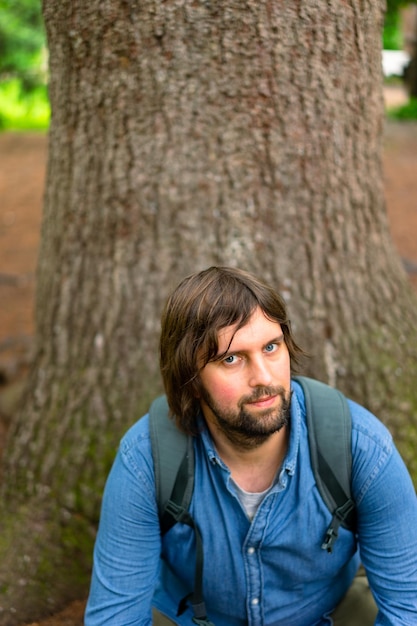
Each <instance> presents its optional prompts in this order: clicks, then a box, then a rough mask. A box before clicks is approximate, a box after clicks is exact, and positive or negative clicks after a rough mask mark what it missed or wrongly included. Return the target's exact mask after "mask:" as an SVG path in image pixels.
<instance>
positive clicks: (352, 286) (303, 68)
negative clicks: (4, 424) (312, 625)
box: [0, 0, 417, 626]
mask: <svg viewBox="0 0 417 626" xmlns="http://www.w3.org/2000/svg"><path fill="white" fill-rule="evenodd" d="M43 4H44V16H45V22H46V28H47V33H48V40H49V49H50V68H51V85H50V96H51V104H52V124H51V130H50V145H49V164H48V178H47V185H46V195H45V208H44V220H43V229H42V244H41V250H40V258H39V272H38V287H37V312H36V316H37V352H36V356H35V359H34V365H33V369H32V373H31V376H30V381H29V385H28V389H27V393H26V395H25V398H24V401H23V404H22V408H21V411H20V413H19V416H18V418H17V420H16V422H15V423H14V426H13V428H12V431H11V435H10V440H9V445H8V449H7V454H6V458H5V469H4V476H5V478H6V480H5V484H4V489H3V492H4V500H5V511H6V512H5V514H4V516H3V519H4V521H3V522H2V524H3V527H4V529H3V530H4V532H3V533H2V536H3V537H6V539H2V540H0V588H2V589H3V590H4V591H3V592H2V593H3V596H4V598H3V597H2V598H1V602H0V604H1V606H2V607H3V612H2V613H0V624H2V625H3V626H4V625H6V624H7V625H13V624H17V623H19V622H21V621H22V620H23V619H34V618H36V617H37V616H38V615H39V614H41V613H42V612H45V611H46V610H47V609H48V608H50V609H51V610H52V609H54V608H56V607H58V606H59V605H60V604H62V603H63V602H65V601H66V600H67V599H69V598H70V597H76V596H77V595H80V594H81V593H85V591H86V580H88V575H89V569H88V568H89V563H90V558H91V553H90V550H91V544H92V540H93V536H94V528H95V525H96V523H97V519H98V513H99V504H100V494H101V490H102V487H103V482H104V479H105V477H106V474H107V472H108V469H109V466H110V464H111V462H112V459H113V456H114V454H115V450H116V446H117V442H118V440H119V438H120V435H121V433H122V432H123V431H124V430H125V429H126V428H127V427H128V426H129V425H130V424H132V422H133V421H134V420H135V419H136V418H137V417H139V416H140V415H141V414H142V413H143V412H145V411H146V408H147V406H148V405H149V402H150V399H151V398H152V397H153V396H154V395H155V394H156V393H158V392H159V391H160V389H161V384H160V378H159V372H158V355H157V338H158V332H159V316H160V311H161V307H162V305H163V302H164V300H165V298H166V296H167V295H168V292H169V291H170V289H171V288H172V287H173V286H174V285H175V284H176V283H177V281H179V280H180V279H181V278H182V277H183V276H184V275H186V274H187V273H190V272H192V271H194V270H196V269H200V268H204V267H207V266H209V265H211V264H229V265H233V266H239V267H242V268H244V269H248V270H251V271H253V272H255V273H256V274H258V275H260V276H261V277H263V278H264V279H265V280H267V281H270V282H272V283H273V284H274V285H275V286H276V287H277V288H278V289H279V290H281V291H282V292H283V294H284V296H285V297H286V299H287V301H288V303H289V307H290V311H291V317H292V319H293V326H294V328H295V332H296V336H297V337H298V339H299V341H300V343H301V344H302V345H303V346H304V347H305V348H306V349H307V350H308V351H309V352H310V354H311V358H310V359H309V360H308V361H307V362H306V365H305V370H304V373H307V374H313V375H314V376H316V377H318V378H320V379H322V380H324V381H328V382H330V383H332V384H336V385H338V386H339V387H340V388H341V389H343V390H344V391H345V392H347V393H348V394H349V395H350V396H351V397H353V398H355V399H357V400H359V401H361V402H362V403H364V404H365V405H367V406H368V407H369V408H370V409H371V410H373V411H375V412H376V413H377V414H378V415H379V416H380V417H382V418H383V419H384V420H385V421H386V422H387V423H388V425H389V426H390V427H391V428H392V431H393V432H394V433H395V435H396V438H397V441H398V443H399V445H400V447H401V449H402V452H403V454H404V455H405V457H406V459H407V461H408V462H409V465H410V469H411V470H412V471H413V472H414V475H416V474H417V468H416V465H415V463H416V461H415V458H414V459H413V455H412V452H413V451H414V450H415V449H416V445H417V418H416V413H417V392H416V387H415V377H416V370H417V360H416V356H417V354H416V351H417V350H416V346H417V331H416V328H417V313H416V304H417V302H416V299H415V296H414V294H413V293H412V292H411V289H410V287H409V285H408V283H407V278H406V275H405V273H404V271H403V269H402V266H401V263H400V261H399V258H398V256H397V253H396V252H395V251H394V249H393V246H392V243H391V240H390V236H389V230H388V224H387V216H386V211H385V206H384V197H383V182H382V166H381V140H382V131H383V99H382V70H381V51H380V41H381V28H382V21H383V3H382V2H379V1H377V0H373V1H370V2H357V1H356V0H350V1H347V2H343V3H342V2H336V1H330V2H329V1H325V0H316V2H314V3H312V2H307V1H306V0H298V1H294V0H282V1H280V2H271V1H270V0H246V2H244V3H241V2H233V1H231V0H229V1H225V2H222V3H217V2H190V1H188V0H171V1H170V2H162V1H161V0H159V1H156V0H143V1H142V2H138V1H137V0H130V1H129V2H126V1H124V0H91V1H90V2H88V3H85V2H80V1H79V0H44V3H43ZM16 520H18V522H19V523H17V522H16ZM32 529H33V532H32V533H30V532H29V530H32ZM22 537H24V539H22ZM22 546H24V548H22ZM16 557H17V558H16ZM13 609H14V610H13Z"/></svg>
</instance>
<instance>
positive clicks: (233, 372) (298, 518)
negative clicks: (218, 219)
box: [85, 267, 417, 626]
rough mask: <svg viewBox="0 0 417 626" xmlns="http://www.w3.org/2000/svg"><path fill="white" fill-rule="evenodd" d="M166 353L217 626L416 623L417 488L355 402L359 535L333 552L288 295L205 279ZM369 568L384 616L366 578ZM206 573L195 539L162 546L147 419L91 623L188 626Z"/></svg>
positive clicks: (107, 507)
mask: <svg viewBox="0 0 417 626" xmlns="http://www.w3.org/2000/svg"><path fill="white" fill-rule="evenodd" d="M160 350H161V372H162V377H163V381H164V386H165V391H166V394H167V399H168V403H169V406H170V409H171V413H172V415H173V417H174V418H175V420H176V425H177V427H178V428H179V429H181V430H183V431H185V432H186V433H188V434H190V435H193V445H194V452H195V485H194V492H193V497H192V501H191V504H190V513H191V515H192V517H193V519H194V521H195V523H196V525H197V526H198V528H199V530H200V532H201V536H202V540H203V549H204V557H205V558H204V581H203V582H204V597H205V601H206V605H207V612H208V615H209V617H210V619H211V621H212V622H213V623H214V624H215V626H244V625H249V626H278V625H282V626H319V625H323V626H324V625H325V624H332V623H334V624H338V625H347V624H352V625H355V626H367V625H368V624H373V623H375V624H379V625H381V626H382V625H388V624H389V625H392V626H394V625H395V626H400V625H404V626H405V625H411V624H414V625H416V624H417V500H416V495H415V491H414V488H413V485H412V482H411V480H410V477H409V475H408V473H407V470H406V469H405V467H404V464H403V462H402V461H401V458H400V457H399V455H398V452H397V451H396V449H395V447H394V445H393V442H392V439H391V437H390V435H389V433H388V431H387V430H386V428H385V427H384V426H383V425H382V424H381V423H380V422H379V421H378V420H377V419H376V418H375V417H374V416H373V415H371V414H370V413H369V412H368V411H366V410H365V409H364V408H363V407H360V406H359V405H357V404H355V403H353V402H350V401H349V407H350V412H351V417H352V425H353V430H352V454H353V459H352V463H353V467H352V493H353V497H354V500H355V503H356V507H357V535H355V534H354V533H352V532H350V531H349V530H347V529H344V528H343V529H341V530H340V531H339V538H338V540H337V546H336V547H335V550H334V552H333V553H332V554H328V553H327V552H326V551H324V550H322V549H321V543H322V539H323V535H324V533H325V530H326V529H327V527H328V524H329V518H330V517H331V515H330V512H329V510H328V509H327V507H326V505H325V503H324V501H323V500H322V498H321V496H320V494H319V492H318V489H317V485H316V484H315V480H314V474H313V470H312V467H311V463H310V455H309V446H308V433H307V426H306V419H305V403H304V396H303V392H302V389H301V387H300V385H299V384H298V383H297V382H295V381H291V371H292V368H293V367H294V366H295V365H296V364H297V360H298V359H299V357H300V355H301V354H302V351H301V349H300V348H299V347H298V345H297V343H296V342H295V340H294V337H293V334H292V331H291V327H290V322H289V320H288V316H287V311H286V307H285V304H284V302H283V300H282V298H281V297H280V296H279V295H278V294H277V293H276V292H275V291H274V290H273V289H271V288H270V287H268V286H267V285H264V284H263V283H261V282H260V281H258V280H257V279H256V278H254V277H253V276H252V275H250V274H248V273H245V272H243V271H239V270H235V269H231V268H224V267H212V268H210V269H208V270H205V271H203V272H200V273H197V274H194V275H192V276H190V277H188V278H186V279H185V280H184V281H182V283H181V284H180V285H179V286H178V287H177V289H176V290H175V291H174V292H173V294H172V295H171V297H170V298H169V299H168V302H167V304H166V307H165V311H164V313H163V317H162V333H161V345H160ZM359 559H360V560H361V562H362V564H363V565H364V567H365V569H366V572H367V576H368V580H369V583H370V587H371V590H372V593H373V596H374V598H375V600H376V605H377V606H375V604H374V603H373V600H372V597H371V594H370V593H369V591H368V588H367V585H364V582H363V581H364V580H365V579H364V578H362V579H361V580H359V579H358V578H357V577H356V579H355V574H356V573H357V570H358V567H359ZM194 570H195V535H194V531H193V529H192V528H190V527H189V526H187V525H184V524H181V523H177V524H176V525H174V526H173V527H172V528H171V530H170V531H169V532H168V533H167V534H165V535H164V536H163V537H162V539H161V534H160V527H159V520H158V512H157V503H156V497H155V485H154V470H153V461H152V454H151V444H150V436H149V419H148V416H145V417H144V418H142V419H141V420H139V422H138V423H137V424H135V425H134V426H133V427H132V428H131V429H130V430H129V431H128V433H127V434H126V435H125V437H124V438H123V440H122V442H121V446H120V450H119V452H118V455H117V458H116V460H115V463H114V466H113V468H112V471H111V473H110V476H109V479H108V482H107V486H106V489H105V494H104V499H103V507H102V514H101V520H100V528H99V533H98V537H97V541H96V546H95V555H94V571H93V577H92V584H91V590H90V597H89V601H88V605H87V611H86V621H85V624H86V626H96V625H105V624H111V625H117V624H118V625H123V626H127V625H136V626H149V625H150V624H152V623H153V624H171V623H174V624H175V623H176V624H181V625H186V624H190V625H191V624H192V623H193V621H192V616H193V613H192V611H191V609H190V607H186V609H185V612H183V613H182V614H181V615H177V609H178V603H179V601H180V600H181V599H182V598H184V597H186V596H187V594H189V593H190V591H192V589H193V585H194ZM357 590H358V591H357ZM152 608H153V611H154V622H152ZM347 613H348V614H347ZM163 616H165V617H163ZM349 620H351V621H349Z"/></svg>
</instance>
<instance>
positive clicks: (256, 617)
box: [243, 493, 276, 626]
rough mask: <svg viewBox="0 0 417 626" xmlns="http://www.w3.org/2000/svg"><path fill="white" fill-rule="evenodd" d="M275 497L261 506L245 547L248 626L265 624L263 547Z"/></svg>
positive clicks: (269, 497) (272, 496) (268, 498)
mask: <svg viewBox="0 0 417 626" xmlns="http://www.w3.org/2000/svg"><path fill="white" fill-rule="evenodd" d="M275 497H276V496H275V495H274V494H273V493H271V494H269V495H268V496H266V498H265V500H264V501H263V502H262V504H261V505H260V507H259V509H258V511H257V513H256V515H255V518H254V520H253V522H252V524H251V526H250V529H249V531H248V534H247V536H246V540H245V543H244V546H243V552H244V554H243V559H244V564H245V572H246V584H247V597H246V605H247V613H248V626H263V624H264V597H263V590H264V584H263V582H264V581H263V567H262V545H263V539H264V537H265V533H266V532H267V529H268V516H269V513H270V510H271V506H272V502H273V500H274V499H275Z"/></svg>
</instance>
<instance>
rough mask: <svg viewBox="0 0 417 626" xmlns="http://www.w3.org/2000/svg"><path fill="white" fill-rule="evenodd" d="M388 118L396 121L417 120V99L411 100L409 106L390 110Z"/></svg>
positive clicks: (405, 105)
mask: <svg viewBox="0 0 417 626" xmlns="http://www.w3.org/2000/svg"><path fill="white" fill-rule="evenodd" d="M388 117H390V118H392V119H396V120H417V98H410V99H409V101H408V102H407V104H403V105H402V106H400V107H395V108H393V109H389V111H388Z"/></svg>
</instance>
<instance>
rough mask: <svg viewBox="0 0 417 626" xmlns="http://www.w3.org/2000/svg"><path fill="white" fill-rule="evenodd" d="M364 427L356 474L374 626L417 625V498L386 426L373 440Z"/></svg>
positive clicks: (362, 551)
mask: <svg viewBox="0 0 417 626" xmlns="http://www.w3.org/2000/svg"><path fill="white" fill-rule="evenodd" d="M374 419H375V418H374ZM376 421H377V420H376V419H375V422H376ZM366 428H367V427H366V424H365V427H364V431H363V432H362V434H361V436H360V438H358V441H359V442H360V443H358V449H359V451H357V453H356V455H354V459H355V456H356V460H354V467H355V465H356V470H355V469H354V480H355V474H356V480H355V482H356V487H358V483H360V491H359V492H357V493H355V500H356V503H357V510H358V540H359V547H360V555H361V560H362V563H363V565H364V567H365V569H366V572H367V576H368V580H369V584H370V587H371V590H372V592H373V595H374V597H375V600H376V603H377V605H378V609H379V612H378V616H377V619H376V622H375V626H387V625H392V626H394V625H395V626H406V625H408V626H411V624H417V498H416V493H415V489H414V486H413V483H412V481H411V478H410V476H409V473H408V471H407V469H406V467H405V464H404V462H403V461H402V459H401V457H400V455H399V453H398V451H397V450H396V448H395V446H394V444H393V442H392V439H391V437H390V435H389V433H388V431H387V430H386V429H385V427H384V426H383V425H382V424H380V423H378V424H377V426H376V435H373V436H370V435H369V431H368V432H365V431H366ZM359 476H360V480H359V479H358V477H359Z"/></svg>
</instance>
